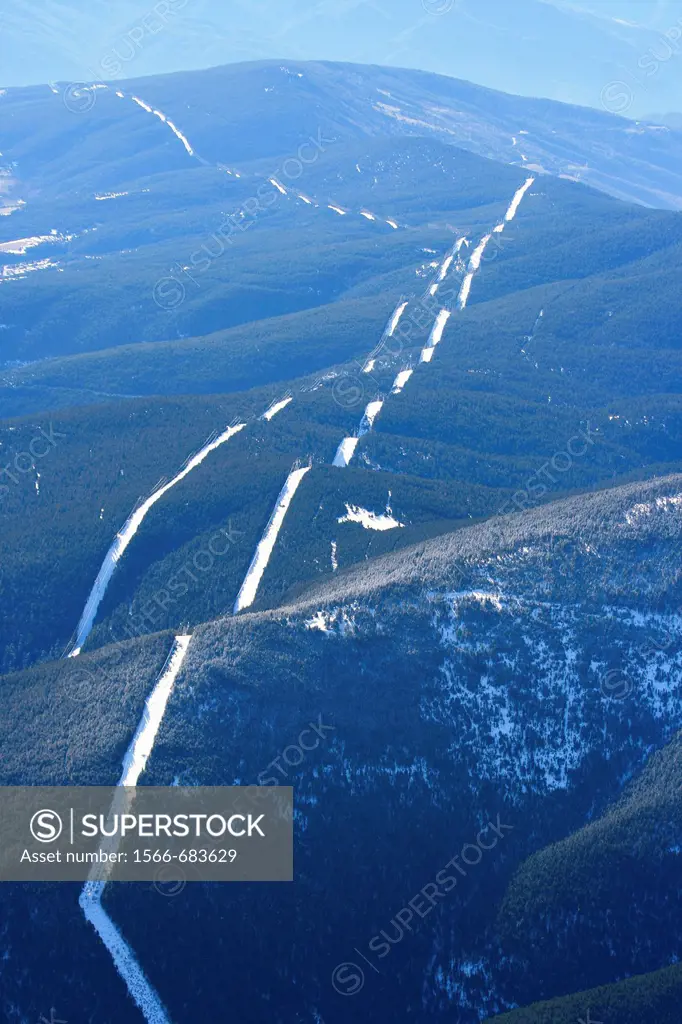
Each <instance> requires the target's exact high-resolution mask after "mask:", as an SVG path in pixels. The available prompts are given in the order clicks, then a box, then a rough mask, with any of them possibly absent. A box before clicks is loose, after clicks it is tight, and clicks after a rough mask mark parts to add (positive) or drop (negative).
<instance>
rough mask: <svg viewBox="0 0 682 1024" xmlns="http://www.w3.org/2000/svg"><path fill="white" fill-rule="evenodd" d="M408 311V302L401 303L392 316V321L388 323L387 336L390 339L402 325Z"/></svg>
mask: <svg viewBox="0 0 682 1024" xmlns="http://www.w3.org/2000/svg"><path fill="white" fill-rule="evenodd" d="M406 309H407V302H399V303H398V305H397V306H396V307H395V309H394V310H393V312H392V314H391V319H390V320H389V321H388V326H387V327H386V336H387V337H388V338H390V337H392V336H393V332H394V331H395V329H396V327H397V326H398V324H399V323H400V318H401V316H402V315H403V313H404V312H405V310H406Z"/></svg>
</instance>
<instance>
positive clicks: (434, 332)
mask: <svg viewBox="0 0 682 1024" xmlns="http://www.w3.org/2000/svg"><path fill="white" fill-rule="evenodd" d="M451 316H452V312H451V311H450V310H449V309H441V310H440V312H439V313H438V315H437V316H436V319H435V321H434V324H433V327H432V328H431V333H430V335H429V340H428V341H427V342H426V345H425V347H424V348H423V349H422V353H421V356H420V360H419V361H420V362H422V363H430V362H431V360H432V359H433V350H434V348H435V347H436V345H439V344H440V342H441V339H442V337H443V331H444V330H445V325H446V324H447V322H448V320H449V319H450V317H451ZM427 353H428V355H427Z"/></svg>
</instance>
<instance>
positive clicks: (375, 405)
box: [358, 398, 384, 437]
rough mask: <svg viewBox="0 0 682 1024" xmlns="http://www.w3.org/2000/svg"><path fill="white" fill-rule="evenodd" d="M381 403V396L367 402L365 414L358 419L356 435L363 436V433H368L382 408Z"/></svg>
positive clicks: (382, 401) (382, 400)
mask: <svg viewBox="0 0 682 1024" xmlns="http://www.w3.org/2000/svg"><path fill="white" fill-rule="evenodd" d="M383 405H384V399H383V398H375V399H374V400H373V401H372V402H369V403H368V405H367V408H366V409H365V414H364V416H363V417H362V419H361V420H360V426H359V428H358V437H364V436H365V434H369V432H370V430H371V429H372V427H373V426H374V421H375V420H376V418H377V416H378V415H379V413H380V412H381V410H382V408H383Z"/></svg>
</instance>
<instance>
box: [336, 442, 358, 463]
mask: <svg viewBox="0 0 682 1024" xmlns="http://www.w3.org/2000/svg"><path fill="white" fill-rule="evenodd" d="M358 441H359V438H357V437H344V439H343V441H342V442H341V444H340V445H339V447H338V450H337V452H336V455H335V456H334V461H333V463H332V465H333V466H339V467H340V468H341V469H345V467H346V466H347V465H348V463H349V462H350V460H351V459H352V458H353V455H354V454H355V449H356V448H357V446H358Z"/></svg>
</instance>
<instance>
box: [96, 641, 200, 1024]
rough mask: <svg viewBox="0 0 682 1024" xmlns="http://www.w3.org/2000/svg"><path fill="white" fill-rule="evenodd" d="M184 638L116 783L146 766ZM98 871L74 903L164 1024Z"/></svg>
mask: <svg viewBox="0 0 682 1024" xmlns="http://www.w3.org/2000/svg"><path fill="white" fill-rule="evenodd" d="M190 640H191V637H190V636H176V638H175V643H174V644H173V649H172V651H171V654H170V657H169V658H168V661H167V662H166V664H165V666H164V669H163V671H162V673H161V676H160V678H159V680H158V682H157V684H156V686H155V687H154V689H153V690H152V693H151V694H150V696H149V697H148V698H147V701H146V702H145V706H144V711H143V713H142V717H141V719H140V722H139V724H138V727H137V730H136V732H135V735H134V737H133V740H132V742H131V744H130V746H129V747H128V750H127V751H126V753H125V756H124V758H123V772H122V774H121V778H120V779H119V781H118V783H117V786H118V787H124V786H136V785H137V782H138V779H139V778H140V775H141V774H142V772H143V771H144V769H145V767H146V764H147V760H148V758H149V755H150V754H151V752H152V749H153V747H154V741H155V740H156V736H157V733H158V731H159V727H160V725H161V722H162V720H163V716H164V713H165V711H166V706H167V704H168V700H169V698H170V695H171V693H172V692H173V687H174V685H175V680H176V679H177V676H178V673H179V671H180V669H181V668H182V664H183V662H184V660H185V655H186V654H187V649H188V647H189V644H190ZM133 799H134V796H133V794H131V793H129V792H128V791H125V790H122V792H121V794H120V796H118V794H117V796H116V797H115V798H114V801H113V803H112V806H111V813H113V812H115V811H119V808H124V809H129V807H130V805H131V804H132V801H133ZM119 841H120V839H117V838H114V837H112V839H110V840H108V841H107V843H106V844H103V846H105V847H106V852H108V853H112V852H116V849H117V847H118V843H119ZM112 843H113V844H114V845H112ZM102 873H103V869H102V867H101V866H100V865H97V866H96V867H94V868H93V870H92V872H91V874H90V878H89V879H88V881H87V882H86V883H85V885H84V886H83V889H82V891H81V894H80V897H79V900H78V904H79V906H80V908H81V910H82V911H83V914H84V915H85V918H86V920H87V921H88V922H89V923H90V924H91V925H92V926H93V928H94V929H95V931H96V932H97V934H98V935H99V937H100V939H101V940H102V942H103V943H104V945H105V946H106V948H107V951H108V952H109V955H110V956H111V959H112V960H113V962H114V967H115V968H116V970H117V971H118V973H119V975H120V977H121V978H122V979H123V982H124V984H125V986H126V988H127V989H128V992H129V994H130V996H131V998H132V999H133V1001H134V1002H135V1004H136V1006H137V1007H138V1008H139V1009H140V1011H141V1012H142V1015H143V1016H144V1018H145V1020H146V1021H147V1022H148V1024H170V1018H169V1016H168V1013H167V1012H166V1009H165V1007H164V1005H163V1003H162V1002H161V1000H160V998H159V996H158V995H157V993H156V992H155V991H154V989H153V988H152V986H151V984H150V983H149V981H148V980H147V977H146V975H145V973H144V971H143V970H142V968H141V967H140V965H139V963H138V962H137V960H136V958H135V954H134V952H133V950H132V949H131V947H130V946H129V945H128V943H127V942H126V940H125V939H124V937H123V935H122V934H121V932H120V931H119V930H118V928H117V927H116V925H115V924H114V922H113V921H112V920H111V918H110V917H109V915H108V914H107V912H106V910H105V909H104V907H103V906H102V897H103V896H104V890H105V888H106V885H107V880H106V874H105V876H104V878H102Z"/></svg>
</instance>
